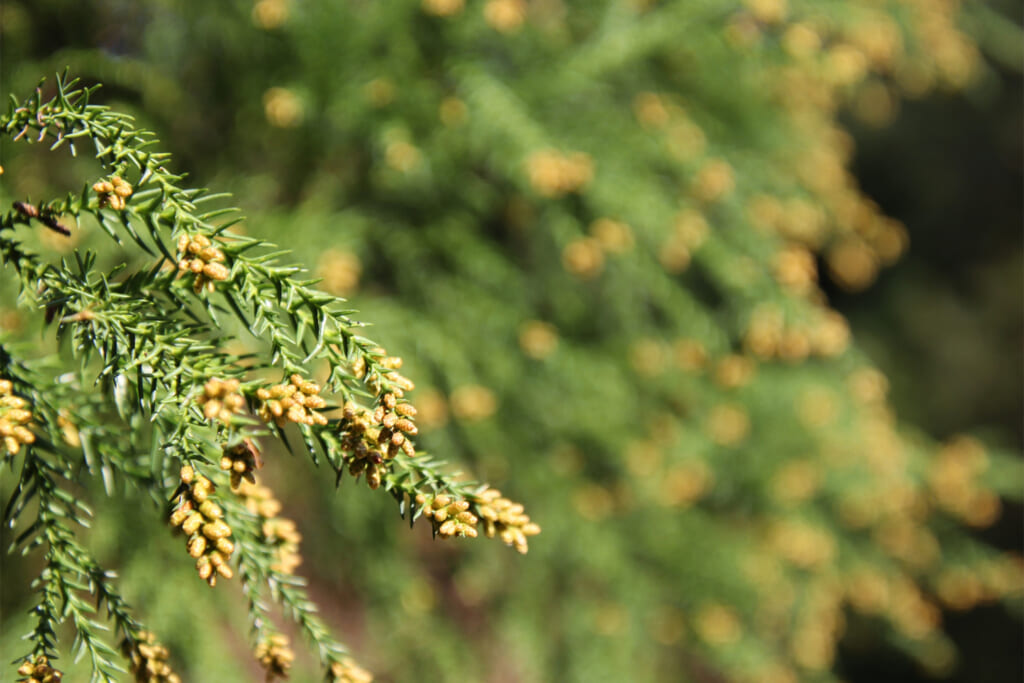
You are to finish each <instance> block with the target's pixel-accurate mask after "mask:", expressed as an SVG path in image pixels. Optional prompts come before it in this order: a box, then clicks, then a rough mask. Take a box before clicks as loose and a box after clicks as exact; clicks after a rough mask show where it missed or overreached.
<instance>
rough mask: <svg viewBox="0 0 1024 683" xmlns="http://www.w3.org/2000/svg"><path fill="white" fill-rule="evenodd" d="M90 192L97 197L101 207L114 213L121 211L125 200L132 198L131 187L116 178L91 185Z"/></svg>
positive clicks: (124, 181) (126, 182)
mask: <svg viewBox="0 0 1024 683" xmlns="http://www.w3.org/2000/svg"><path fill="white" fill-rule="evenodd" d="M92 190H93V192H95V193H96V194H97V195H99V198H100V206H101V207H103V206H109V207H110V208H111V209H113V210H114V211H123V210H124V207H125V200H126V199H128V197H131V196H132V186H131V185H130V184H129V183H128V181H126V180H124V179H123V178H120V177H118V176H114V177H113V178H111V179H110V180H101V181H99V182H97V183H95V184H93V186H92Z"/></svg>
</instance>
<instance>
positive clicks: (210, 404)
mask: <svg viewBox="0 0 1024 683" xmlns="http://www.w3.org/2000/svg"><path fill="white" fill-rule="evenodd" d="M239 384H240V383H239V381H238V380H237V379H223V380H222V379H217V378H213V379H211V380H210V381H208V382H207V383H206V384H204V385H203V393H202V394H200V395H199V398H197V399H196V401H197V402H198V403H199V405H200V406H201V407H202V409H203V415H205V416H206V419H207V420H220V421H221V422H223V423H225V424H230V423H231V420H232V419H233V418H234V416H235V415H241V414H242V413H243V412H244V411H245V397H244V396H242V394H241V393H239V391H238V387H239Z"/></svg>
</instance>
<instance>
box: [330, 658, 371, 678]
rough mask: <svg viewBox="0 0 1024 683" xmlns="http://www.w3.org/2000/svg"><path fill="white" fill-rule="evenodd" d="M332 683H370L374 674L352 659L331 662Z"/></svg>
mask: <svg viewBox="0 0 1024 683" xmlns="http://www.w3.org/2000/svg"><path fill="white" fill-rule="evenodd" d="M328 680H329V681H330V683H370V682H371V681H372V680H373V675H372V674H370V672H369V671H367V670H366V669H364V668H362V667H361V666H359V665H358V664H356V663H355V662H354V661H352V660H351V659H343V660H341V661H340V662H334V663H333V664H331V670H330V676H329V678H328Z"/></svg>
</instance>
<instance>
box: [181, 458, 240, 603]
mask: <svg viewBox="0 0 1024 683" xmlns="http://www.w3.org/2000/svg"><path fill="white" fill-rule="evenodd" d="M181 482H182V483H181V486H179V487H178V491H177V493H176V495H175V498H177V499H178V506H177V507H176V508H175V510H174V512H172V513H171V524H172V525H173V526H176V527H181V530H182V531H183V532H185V535H186V536H187V537H188V546H187V547H188V554H189V555H191V556H192V557H193V558H195V560H196V570H198V572H199V578H201V579H202V580H204V581H206V582H207V583H208V584H210V586H211V587H212V586H215V585H217V575H218V574H219V575H220V576H223V577H224V578H225V579H230V578H231V577H232V576H233V575H234V572H232V571H231V567H229V566H228V558H229V557H231V553H232V552H234V550H235V544H234V543H232V542H231V541H230V540H229V539H228V537H229V536H230V535H231V527H229V526H228V525H227V523H226V522H224V520H223V519H222V518H223V517H224V511H223V510H221V508H220V506H219V505H217V504H216V503H215V502H213V500H212V499H211V498H210V494H211V493H212V492H213V482H211V481H210V480H209V479H207V478H206V477H204V476H202V475H201V474H196V472H195V470H194V469H192V467H191V466H189V465H185V466H184V467H182V468H181Z"/></svg>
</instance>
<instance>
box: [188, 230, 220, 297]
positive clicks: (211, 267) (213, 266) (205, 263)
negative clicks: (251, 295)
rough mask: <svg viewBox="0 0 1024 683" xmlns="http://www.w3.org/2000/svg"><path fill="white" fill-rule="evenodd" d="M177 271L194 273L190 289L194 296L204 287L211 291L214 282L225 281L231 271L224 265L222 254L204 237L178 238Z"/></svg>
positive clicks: (189, 236)
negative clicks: (192, 290)
mask: <svg viewBox="0 0 1024 683" xmlns="http://www.w3.org/2000/svg"><path fill="white" fill-rule="evenodd" d="M178 253H179V254H181V256H180V258H179V259H178V270H179V271H181V272H182V273H186V272H188V273H194V274H195V276H196V279H195V282H194V284H193V285H192V289H194V290H195V292H196V294H198V293H199V292H201V291H202V290H203V288H204V287H205V288H206V290H207V291H210V292H212V291H213V283H214V282H215V281H221V280H227V279H228V275H230V274H231V271H230V270H228V267H227V266H225V265H224V259H225V256H224V252H223V251H221V250H220V249H219V248H217V247H215V246H213V243H212V242H210V238H209V237H207V236H206V235H182V236H181V237H179V238H178Z"/></svg>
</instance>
